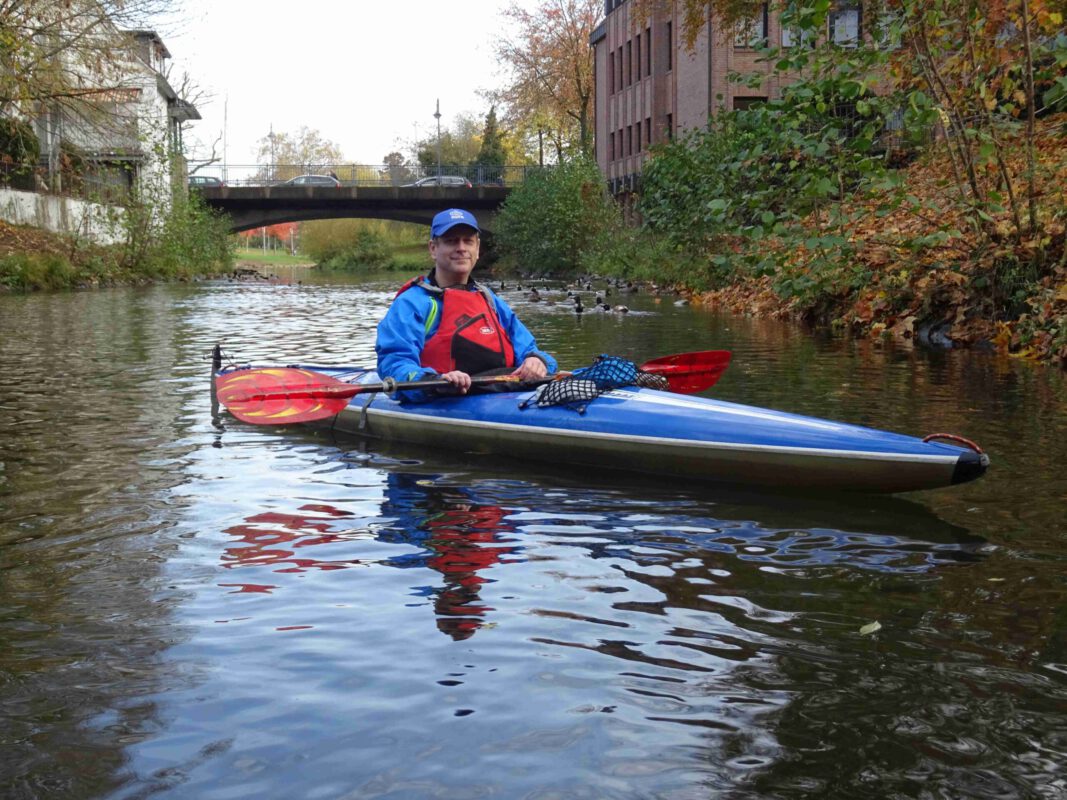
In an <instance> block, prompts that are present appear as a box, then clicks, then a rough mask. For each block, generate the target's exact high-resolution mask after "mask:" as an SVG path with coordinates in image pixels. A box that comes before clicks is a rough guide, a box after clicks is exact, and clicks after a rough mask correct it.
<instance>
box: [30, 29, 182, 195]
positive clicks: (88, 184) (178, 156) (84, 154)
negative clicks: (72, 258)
mask: <svg viewBox="0 0 1067 800" xmlns="http://www.w3.org/2000/svg"><path fill="white" fill-rule="evenodd" d="M113 35H114V36H115V41H116V42H117V43H118V45H119V47H118V48H117V49H116V51H115V52H114V53H113V54H112V58H111V60H110V61H109V63H107V64H106V65H104V66H102V67H100V68H99V70H97V71H96V74H92V75H88V74H82V75H81V76H80V82H81V83H82V84H83V86H84V89H85V91H86V92H87V93H88V94H87V97H86V98H85V99H83V101H82V102H79V103H77V104H69V103H62V104H61V103H53V104H51V107H49V108H46V109H44V111H43V113H41V114H40V115H39V116H38V118H37V121H36V129H37V133H38V138H39V139H40V142H41V158H42V161H43V162H44V163H45V165H46V175H47V177H46V180H47V184H48V188H50V189H51V190H52V191H55V192H62V193H68V192H72V193H75V194H78V195H81V196H83V197H92V198H94V199H99V200H103V201H105V202H106V201H108V200H119V199H121V198H124V197H125V196H126V195H128V194H129V192H130V191H131V190H136V191H137V192H138V193H139V194H140V195H141V196H142V197H146V198H150V199H154V200H157V201H158V202H161V203H163V204H166V203H167V202H169V197H170V193H171V192H172V191H173V190H174V189H175V188H177V187H183V186H184V185H185V179H186V169H185V160H184V156H183V153H182V124H183V123H185V122H187V121H189V120H196V119H200V114H199V113H198V112H197V110H196V108H195V107H194V106H193V105H192V104H190V103H188V102H186V101H184V100H182V99H181V98H179V97H178V95H177V93H176V92H175V91H174V89H173V88H172V87H171V85H170V84H169V83H168V81H167V79H166V77H165V74H166V61H167V59H168V58H170V52H169V51H168V50H167V48H166V46H165V45H164V44H163V40H162V39H160V37H159V36H158V35H157V34H156V32H155V31H150V30H137V31H115V32H113Z"/></svg>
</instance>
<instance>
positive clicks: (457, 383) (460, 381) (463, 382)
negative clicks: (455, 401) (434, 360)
mask: <svg viewBox="0 0 1067 800" xmlns="http://www.w3.org/2000/svg"><path fill="white" fill-rule="evenodd" d="M441 377H442V378H444V379H445V380H446V381H448V382H449V383H450V384H452V388H453V389H455V390H456V393H457V394H466V393H467V392H468V391H469V390H470V388H471V376H470V375H468V374H467V373H466V372H463V371H461V370H458V369H454V370H452V371H451V372H446V373H444V374H443V375H442V376H441Z"/></svg>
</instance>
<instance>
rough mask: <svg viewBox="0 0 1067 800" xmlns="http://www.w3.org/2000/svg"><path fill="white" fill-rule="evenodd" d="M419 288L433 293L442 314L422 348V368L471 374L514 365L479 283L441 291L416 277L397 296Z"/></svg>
mask: <svg viewBox="0 0 1067 800" xmlns="http://www.w3.org/2000/svg"><path fill="white" fill-rule="evenodd" d="M416 285H417V286H421V287H422V288H423V289H425V290H426V291H428V292H429V293H430V295H431V300H432V302H433V303H434V304H436V305H439V308H438V309H437V311H438V313H439V314H440V315H441V321H440V323H439V324H438V326H437V331H436V332H435V333H434V334H433V336H431V337H430V338H429V339H427V340H426V343H425V344H424V345H423V348H422V358H421V362H420V363H421V364H422V366H424V367H428V368H430V369H432V370H436V371H437V372H439V373H445V372H451V371H452V370H454V369H459V370H463V371H464V372H466V373H468V374H471V375H476V374H478V373H480V372H486V371H488V370H491V369H501V368H504V367H514V366H515V349H514V347H513V346H512V344H511V340H510V339H509V338H508V335H507V332H506V331H504V329H503V327H502V326H501V324H500V319H499V318H498V317H497V315H496V304H495V303H494V302H493V298H492V295H491V294H489V292H488V291H487V290H486V289H484V288H483V287H481V286H478V285H477V284H474V285H473V286H472V287H456V288H454V289H453V288H449V289H441V288H440V287H438V286H434V285H433V284H431V283H429V282H427V281H425V280H424V279H422V278H415V279H413V280H410V281H408V282H407V283H406V284H404V286H402V287H401V288H400V291H399V292H397V295H399V294H400V293H401V292H404V291H406V290H407V289H410V288H411V287H412V286H416Z"/></svg>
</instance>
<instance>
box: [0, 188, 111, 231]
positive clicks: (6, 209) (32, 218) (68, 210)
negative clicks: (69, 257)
mask: <svg viewBox="0 0 1067 800" xmlns="http://www.w3.org/2000/svg"><path fill="white" fill-rule="evenodd" d="M121 214H122V210H121V209H119V208H116V207H114V206H105V205H102V204H100V203H91V202H88V201H86V200H76V199H74V198H72V197H57V196H56V195H51V194H38V193H37V192H22V191H17V190H15V189H6V188H0V219H3V220H5V221H7V222H10V223H12V224H15V225H33V226H35V227H37V228H44V229H45V230H49V231H52V232H53V233H65V234H69V235H71V236H76V237H80V238H83V239H88V240H90V241H93V242H97V243H98V244H113V243H115V242H118V241H121V240H122V238H123V229H122V225H121Z"/></svg>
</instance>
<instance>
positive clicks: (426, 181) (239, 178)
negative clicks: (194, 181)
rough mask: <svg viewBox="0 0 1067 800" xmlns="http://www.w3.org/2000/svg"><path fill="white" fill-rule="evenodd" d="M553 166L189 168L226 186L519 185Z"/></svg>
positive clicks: (209, 166)
mask: <svg viewBox="0 0 1067 800" xmlns="http://www.w3.org/2000/svg"><path fill="white" fill-rule="evenodd" d="M542 169H551V167H540V166H537V165H528V164H520V165H506V166H485V165H478V166H458V165H450V164H442V165H441V170H440V172H438V170H437V166H436V165H435V166H432V167H423V166H420V165H417V164H403V165H393V164H209V165H206V166H203V167H199V168H195V171H194V170H193V169H191V170H190V172H191V173H192V175H195V176H197V177H201V176H202V177H207V178H215V179H218V180H220V181H222V183H224V184H225V185H226V186H277V185H281V184H285V183H289V182H291V181H294V180H297V179H300V178H301V177H302V176H307V175H313V176H319V177H322V176H325V177H328V178H329V177H332V178H336V179H337V181H338V182H339V183H340V184H341V185H342V186H396V187H401V186H403V187H419V186H444V187H456V188H462V187H468V188H473V187H475V186H517V185H519V184H521V183H522V182H523V181H525V180H526V176H527V175H529V174H530V173H531V172H534V171H537V170H542Z"/></svg>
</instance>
